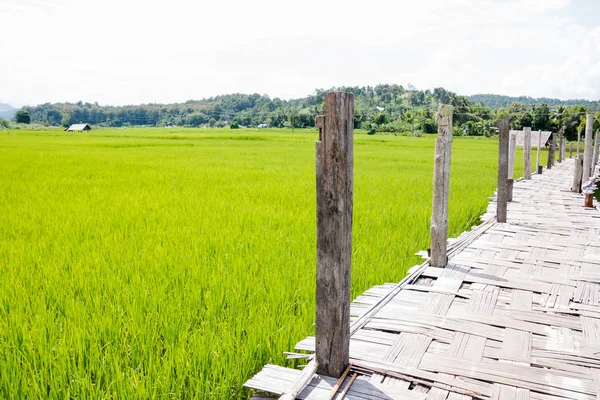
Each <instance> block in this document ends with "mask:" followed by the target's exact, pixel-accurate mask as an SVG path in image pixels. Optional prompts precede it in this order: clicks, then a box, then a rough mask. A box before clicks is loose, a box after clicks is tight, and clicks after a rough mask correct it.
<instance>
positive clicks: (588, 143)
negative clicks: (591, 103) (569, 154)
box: [582, 114, 594, 183]
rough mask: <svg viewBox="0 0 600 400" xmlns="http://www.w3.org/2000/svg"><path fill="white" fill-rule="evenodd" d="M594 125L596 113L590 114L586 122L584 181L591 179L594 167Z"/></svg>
mask: <svg viewBox="0 0 600 400" xmlns="http://www.w3.org/2000/svg"><path fill="white" fill-rule="evenodd" d="M593 126H594V114H588V115H587V119H586V122H585V147H584V149H583V178H582V180H583V182H584V183H585V182H587V180H588V179H590V175H591V173H592V172H591V168H592V150H593V149H592V132H593V131H592V128H593Z"/></svg>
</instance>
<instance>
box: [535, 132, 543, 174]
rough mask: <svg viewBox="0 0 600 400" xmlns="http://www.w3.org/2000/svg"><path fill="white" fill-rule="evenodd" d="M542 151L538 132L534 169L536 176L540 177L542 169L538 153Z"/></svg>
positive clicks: (540, 133) (540, 134)
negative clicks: (535, 169)
mask: <svg viewBox="0 0 600 400" xmlns="http://www.w3.org/2000/svg"><path fill="white" fill-rule="evenodd" d="M541 151H542V131H541V130H539V131H538V144H537V161H536V164H535V165H536V168H537V173H538V175H541V174H542V172H543V170H544V168H542V166H541V165H540V153H541Z"/></svg>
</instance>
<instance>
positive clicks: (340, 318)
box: [316, 92, 354, 378]
mask: <svg viewBox="0 0 600 400" xmlns="http://www.w3.org/2000/svg"><path fill="white" fill-rule="evenodd" d="M353 121H354V95H353V94H351V93H338V92H335V93H334V92H330V93H326V94H325V117H324V118H319V119H317V125H318V126H320V138H321V140H320V141H319V142H317V145H316V155H317V157H316V158H317V161H316V172H317V318H316V338H317V339H316V340H317V341H316V361H317V372H318V373H319V374H324V375H328V376H332V377H336V378H338V377H340V376H341V374H342V373H343V372H344V370H345V369H346V367H347V366H348V355H349V340H350V264H351V255H352V210H353V190H354V188H353V166H354V138H353V135H354V128H353Z"/></svg>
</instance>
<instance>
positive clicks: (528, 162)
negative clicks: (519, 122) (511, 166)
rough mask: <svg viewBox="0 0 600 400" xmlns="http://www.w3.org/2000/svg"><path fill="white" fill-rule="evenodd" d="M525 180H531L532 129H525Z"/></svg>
mask: <svg viewBox="0 0 600 400" xmlns="http://www.w3.org/2000/svg"><path fill="white" fill-rule="evenodd" d="M523 179H531V127H523Z"/></svg>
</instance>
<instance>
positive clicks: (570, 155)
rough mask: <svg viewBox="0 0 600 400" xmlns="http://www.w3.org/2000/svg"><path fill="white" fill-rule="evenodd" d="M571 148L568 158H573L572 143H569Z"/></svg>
mask: <svg viewBox="0 0 600 400" xmlns="http://www.w3.org/2000/svg"><path fill="white" fill-rule="evenodd" d="M569 144H570V145H571V146H570V148H569V158H573V142H570V143H569Z"/></svg>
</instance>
